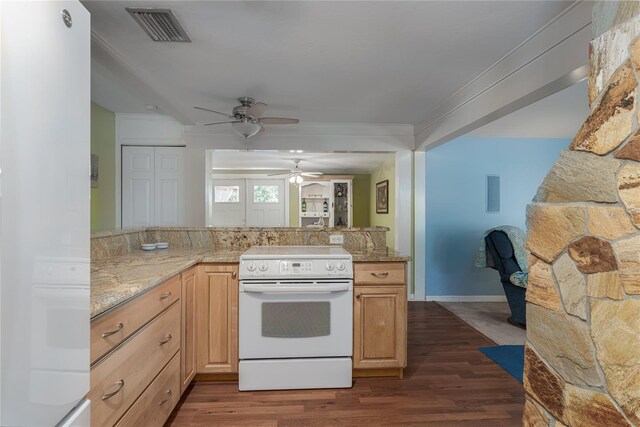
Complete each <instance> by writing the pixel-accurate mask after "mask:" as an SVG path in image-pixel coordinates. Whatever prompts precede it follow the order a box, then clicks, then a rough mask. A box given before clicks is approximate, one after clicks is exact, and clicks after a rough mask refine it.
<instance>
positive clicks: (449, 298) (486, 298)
mask: <svg viewBox="0 0 640 427" xmlns="http://www.w3.org/2000/svg"><path fill="white" fill-rule="evenodd" d="M424 300H425V301H435V302H505V301H507V297H506V296H505V295H427V296H426V297H425V299H424Z"/></svg>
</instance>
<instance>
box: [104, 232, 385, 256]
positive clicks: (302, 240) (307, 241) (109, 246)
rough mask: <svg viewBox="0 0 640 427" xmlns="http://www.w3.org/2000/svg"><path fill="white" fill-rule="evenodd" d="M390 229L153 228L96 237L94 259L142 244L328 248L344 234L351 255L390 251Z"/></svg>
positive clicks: (117, 253) (139, 247) (128, 250)
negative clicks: (364, 252)
mask: <svg viewBox="0 0 640 427" xmlns="http://www.w3.org/2000/svg"><path fill="white" fill-rule="evenodd" d="M388 230H389V229H388V228H387V227H361V228H341V229H329V228H321V229H308V228H293V227H274V228H269V227H247V228H221V227H217V228H204V227H203V228H193V227H177V228H173V227H149V228H136V229H127V230H115V231H106V232H98V233H94V234H93V235H92V236H91V259H92V260H95V259H101V258H108V257H113V256H118V255H125V254H128V253H131V252H132V251H137V250H140V249H141V245H142V243H146V242H150V243H156V242H167V243H169V247H170V248H174V249H180V248H184V249H208V250H215V249H237V250H240V249H249V248H250V247H251V246H256V245H263V246H271V245H303V246H313V245H328V244H329V236H330V235H331V234H342V235H343V236H344V243H343V244H342V245H341V246H342V247H343V248H345V249H346V250H347V251H363V250H376V249H384V248H386V233H387V231H388Z"/></svg>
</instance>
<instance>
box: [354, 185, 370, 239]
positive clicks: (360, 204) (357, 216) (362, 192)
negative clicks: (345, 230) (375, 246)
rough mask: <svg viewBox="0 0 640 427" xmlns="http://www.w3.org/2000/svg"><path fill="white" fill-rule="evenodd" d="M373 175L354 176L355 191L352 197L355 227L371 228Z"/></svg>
mask: <svg viewBox="0 0 640 427" xmlns="http://www.w3.org/2000/svg"><path fill="white" fill-rule="evenodd" d="M370 186H371V175H369V174H358V175H354V176H353V190H352V191H351V197H352V202H353V226H354V227H368V226H369V200H370V192H369V187H370Z"/></svg>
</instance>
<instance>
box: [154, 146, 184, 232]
mask: <svg viewBox="0 0 640 427" xmlns="http://www.w3.org/2000/svg"><path fill="white" fill-rule="evenodd" d="M184 151H185V149H184V148H180V147H155V166H156V168H155V214H156V215H155V217H156V223H155V225H159V226H179V225H182V224H184V210H185V209H184V208H185V206H184V204H185V198H184V194H185V191H184V181H185V178H184V176H185V173H184V172H185V171H184Z"/></svg>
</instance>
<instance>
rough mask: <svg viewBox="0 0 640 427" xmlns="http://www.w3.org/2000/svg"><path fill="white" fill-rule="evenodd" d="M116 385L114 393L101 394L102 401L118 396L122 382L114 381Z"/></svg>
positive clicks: (122, 385)
mask: <svg viewBox="0 0 640 427" xmlns="http://www.w3.org/2000/svg"><path fill="white" fill-rule="evenodd" d="M116 385H117V386H118V388H117V389H116V390H115V391H112V392H111V393H107V394H103V395H102V400H107V399H110V398H112V397H113V396H115V395H116V394H118V393H119V392H120V390H122V387H124V380H118V381H116Z"/></svg>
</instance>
